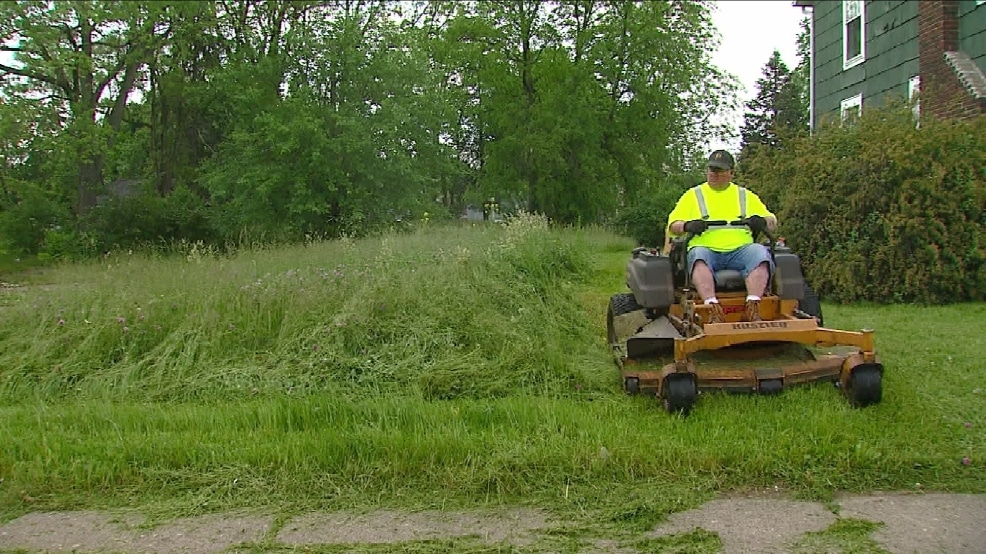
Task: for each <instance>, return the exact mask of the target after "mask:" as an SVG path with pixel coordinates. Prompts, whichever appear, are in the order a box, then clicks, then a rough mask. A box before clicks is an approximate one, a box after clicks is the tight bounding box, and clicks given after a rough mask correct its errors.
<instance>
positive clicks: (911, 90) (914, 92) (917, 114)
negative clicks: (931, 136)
mask: <svg viewBox="0 0 986 554" xmlns="http://www.w3.org/2000/svg"><path fill="white" fill-rule="evenodd" d="M983 2H986V0H983ZM920 94H921V76H920V75H915V76H913V77H911V78H910V79H908V80H907V101H908V102H913V103H914V105H913V106H912V107H911V112H913V113H914V119H916V120H920V118H921V97H920ZM915 96H917V99H915V98H914V97H915Z"/></svg>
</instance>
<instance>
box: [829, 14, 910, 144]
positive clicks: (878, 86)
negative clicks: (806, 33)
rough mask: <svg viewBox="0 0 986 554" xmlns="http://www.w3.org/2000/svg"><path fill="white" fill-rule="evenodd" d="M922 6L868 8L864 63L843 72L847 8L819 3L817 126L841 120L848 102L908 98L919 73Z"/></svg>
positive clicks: (875, 102) (865, 103)
mask: <svg viewBox="0 0 986 554" xmlns="http://www.w3.org/2000/svg"><path fill="white" fill-rule="evenodd" d="M917 16H918V5H917V2H912V1H901V0H895V1H891V0H874V1H870V2H866V3H865V7H864V8H863V17H864V19H865V24H866V32H865V36H866V42H865V44H864V52H865V55H866V58H865V61H863V63H861V64H859V65H857V66H855V67H851V68H849V69H847V70H844V69H842V48H843V46H842V32H843V31H842V2H837V1H836V2H818V3H817V4H816V5H815V8H814V16H813V17H814V21H813V24H814V26H815V53H814V55H815V114H814V117H815V121H814V123H815V125H816V126H817V125H818V124H819V123H820V122H824V121H825V120H826V119H828V118H832V117H834V118H838V117H839V110H840V106H841V103H842V101H843V100H845V99H846V98H850V97H853V96H856V95H857V94H862V95H863V106H864V109H865V107H866V106H878V105H880V104H882V103H883V101H884V100H885V99H886V98H888V96H890V95H892V96H896V97H898V98H905V97H906V95H907V81H908V80H909V79H910V78H911V77H913V76H914V75H917V73H918V41H917V35H918V19H917Z"/></svg>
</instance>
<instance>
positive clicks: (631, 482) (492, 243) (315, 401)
mask: <svg viewBox="0 0 986 554" xmlns="http://www.w3.org/2000/svg"><path fill="white" fill-rule="evenodd" d="M632 246H633V244H632V242H631V241H628V240H627V239H623V238H621V237H617V236H614V235H610V234H608V233H606V232H603V231H600V230H583V231H574V230H557V229H550V228H548V226H547V225H546V224H545V222H544V220H543V219H540V218H537V217H533V216H528V217H522V218H519V219H517V220H515V221H513V222H511V224H510V225H507V226H506V227H500V226H475V227H471V226H462V227H440V228H426V229H425V230H422V231H418V232H416V233H414V234H410V235H390V236H386V237H382V238H377V239H367V240H361V241H337V242H331V243H312V244H309V245H306V246H299V247H296V248H290V249H278V250H262V249H257V250H255V251H251V252H244V253H241V254H240V255H237V256H235V257H220V256H216V255H213V254H211V253H208V252H198V251H195V250H191V251H190V252H189V253H188V255H187V256H185V257H183V258H181V259H159V258H153V257H145V256H140V255H136V254H134V255H114V256H111V257H110V258H109V259H108V260H106V261H105V262H103V263H101V264H94V265H90V266H71V267H65V268H61V269H60V270H58V271H56V272H54V273H51V274H46V275H45V276H44V280H45V281H46V282H47V284H33V285H31V286H28V287H22V288H18V289H11V290H9V291H8V292H6V296H5V297H4V300H3V306H2V307H0V315H2V320H0V347H2V350H0V402H2V405H0V444H3V445H4V446H3V448H2V449H0V479H2V482H0V517H11V516H13V515H15V514H17V513H21V512H23V511H26V510H32V509H43V508H47V509H56V508H79V507H114V506H132V505H139V506H142V507H144V508H153V509H158V510H165V511H169V510H170V511H173V512H178V513H182V514H188V513H193V512H202V511H214V510H219V509H223V508H231V507H268V508H271V509H283V510H303V509H315V508H319V509H322V508H340V507H357V506H359V507H373V506H380V505H396V506H415V507H422V506H450V505H465V504H475V503H485V502H494V503H501V502H518V503H536V504H537V505H539V506H546V507H549V508H552V509H556V510H569V511H571V513H574V514H579V515H584V516H585V517H587V518H590V516H591V518H594V519H591V521H593V522H595V523H594V524H610V523H611V524H613V525H619V526H626V525H631V526H634V525H640V526H644V525H649V524H652V523H653V522H654V521H655V520H657V519H660V518H661V517H663V516H664V515H665V514H667V513H668V512H670V511H674V510H679V509H682V508H686V507H691V506H693V505H695V504H696V503H698V502H700V501H701V500H703V499H706V498H708V497H709V496H710V495H711V494H713V493H714V492H715V491H722V490H734V489H746V488H762V487H770V488H773V487H781V488H784V489H788V490H791V491H792V492H793V493H794V494H798V495H801V496H812V497H825V496H827V495H829V494H831V493H832V492H833V491H835V490H839V489H846V490H855V491H858V490H867V489H873V488H880V489H906V490H954V491H966V492H984V491H986V464H984V461H986V440H984V439H986V403H984V401H983V400H984V395H986V393H984V392H983V391H984V389H986V382H984V381H986V378H984V371H983V366H982V361H981V358H980V356H981V352H980V348H979V347H978V340H979V337H980V336H981V334H982V332H983V328H984V324H983V321H986V317H984V316H986V306H984V305H982V304H972V305H961V306H947V307H916V306H889V307H888V306H853V307H849V306H835V305H825V310H826V313H825V317H826V323H827V324H828V325H831V326H834V327H840V328H847V329H857V328H862V327H871V328H874V329H876V332H877V344H878V348H879V349H880V351H881V355H882V358H883V361H884V364H885V366H886V376H885V387H884V388H885V391H884V392H885V395H884V396H885V400H884V402H883V403H882V404H879V405H877V406H873V407H870V408H867V409H864V410H855V409H852V408H850V407H849V406H848V404H847V402H846V401H845V399H844V398H842V397H841V396H840V395H839V393H838V391H836V390H835V389H833V388H832V387H831V386H829V385H825V386H813V387H806V388H801V389H794V390H790V391H786V392H785V393H784V394H782V395H780V396H778V397H769V398H764V397H755V396H724V395H709V396H703V398H701V399H700V401H699V403H698V406H697V407H696V409H695V411H694V412H693V413H692V415H691V416H689V417H688V418H687V419H681V418H677V417H672V416H669V415H667V414H666V413H664V412H663V410H662V409H661V408H660V406H659V405H658V403H657V402H656V401H654V399H648V398H642V397H627V396H625V395H623V394H622V391H621V389H620V385H619V379H618V372H617V371H616V369H615V366H614V364H613V363H612V360H611V359H610V357H609V354H608V352H607V346H606V344H605V329H604V315H605V306H606V300H607V299H608V296H609V295H610V294H613V293H615V292H623V290H624V287H625V285H624V284H623V264H624V263H625V261H626V257H627V256H628V254H629V250H630V248H631V247H632ZM600 522H601V523H600Z"/></svg>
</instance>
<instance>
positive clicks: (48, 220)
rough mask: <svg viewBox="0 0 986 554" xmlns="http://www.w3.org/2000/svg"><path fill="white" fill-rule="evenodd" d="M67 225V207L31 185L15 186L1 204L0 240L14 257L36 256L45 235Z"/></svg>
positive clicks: (68, 218)
mask: <svg viewBox="0 0 986 554" xmlns="http://www.w3.org/2000/svg"><path fill="white" fill-rule="evenodd" d="M69 221H71V212H70V210H69V208H68V206H67V205H64V204H63V203H61V202H60V201H59V200H58V199H57V198H56V197H55V196H54V195H52V194H51V193H49V192H48V191H45V190H44V189H42V188H41V187H39V186H37V185H34V184H31V183H21V182H15V183H14V184H13V186H11V188H10V191H9V192H8V194H6V195H5V196H4V197H3V198H2V200H0V239H2V240H3V243H4V244H3V246H4V248H5V249H7V250H9V251H11V252H12V253H15V254H37V253H38V252H39V251H40V250H41V248H42V245H43V244H44V242H45V234H46V233H47V232H49V231H51V230H54V229H59V228H61V227H62V226H64V225H65V224H66V223H67V222H69Z"/></svg>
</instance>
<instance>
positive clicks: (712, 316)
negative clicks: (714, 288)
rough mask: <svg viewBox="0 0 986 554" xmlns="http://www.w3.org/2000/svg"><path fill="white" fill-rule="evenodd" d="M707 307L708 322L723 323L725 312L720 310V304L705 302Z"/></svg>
mask: <svg viewBox="0 0 986 554" xmlns="http://www.w3.org/2000/svg"><path fill="white" fill-rule="evenodd" d="M706 306H708V307H709V323H725V322H726V313H725V312H723V311H722V304H720V303H718V302H710V303H708V304H706Z"/></svg>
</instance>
